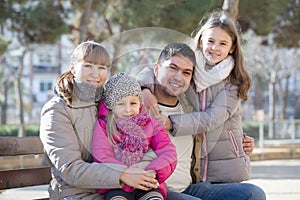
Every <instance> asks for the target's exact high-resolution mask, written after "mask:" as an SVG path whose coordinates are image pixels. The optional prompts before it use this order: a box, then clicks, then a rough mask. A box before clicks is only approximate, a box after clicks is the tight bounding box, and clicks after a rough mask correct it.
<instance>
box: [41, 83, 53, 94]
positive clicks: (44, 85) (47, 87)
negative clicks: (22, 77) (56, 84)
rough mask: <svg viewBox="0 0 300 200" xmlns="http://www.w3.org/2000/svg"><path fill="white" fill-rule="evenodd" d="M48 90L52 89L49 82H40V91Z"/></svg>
mask: <svg viewBox="0 0 300 200" xmlns="http://www.w3.org/2000/svg"><path fill="white" fill-rule="evenodd" d="M49 90H52V83H51V82H40V92H47V91H49Z"/></svg>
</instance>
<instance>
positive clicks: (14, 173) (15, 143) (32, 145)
mask: <svg viewBox="0 0 300 200" xmlns="http://www.w3.org/2000/svg"><path fill="white" fill-rule="evenodd" d="M37 154H44V152H43V145H42V142H41V140H40V138H39V137H1V138H0V157H4V156H20V155H37ZM50 180H51V173H50V167H49V166H42V164H41V165H40V166H38V167H30V168H21V169H9V170H0V190H7V189H12V188H22V187H28V186H38V185H45V184H48V183H49V182H50ZM43 199H45V198H43Z"/></svg>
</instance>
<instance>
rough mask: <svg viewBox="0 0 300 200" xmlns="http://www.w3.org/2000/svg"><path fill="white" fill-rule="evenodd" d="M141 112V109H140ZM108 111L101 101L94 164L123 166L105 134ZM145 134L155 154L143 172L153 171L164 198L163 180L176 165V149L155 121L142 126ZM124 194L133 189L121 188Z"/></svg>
mask: <svg viewBox="0 0 300 200" xmlns="http://www.w3.org/2000/svg"><path fill="white" fill-rule="evenodd" d="M141 110H142V108H141ZM108 112H109V110H108V109H107V108H106V106H105V105H104V103H103V101H101V102H100V106H99V113H98V121H97V122H96V124H95V127H94V136H93V142H92V154H93V158H94V161H95V162H101V163H117V164H121V165H124V163H122V162H121V161H119V160H117V159H116V158H115V155H114V151H113V146H112V144H111V143H110V142H109V139H108V136H107V132H106V117H107V115H108ZM144 131H145V134H146V135H147V139H148V142H149V148H150V147H151V148H152V149H153V150H154V152H155V153H156V154H157V158H156V159H154V160H153V161H152V162H151V163H150V164H149V165H148V166H147V167H146V169H145V170H154V171H155V172H156V175H157V180H158V182H159V184H160V186H159V187H158V189H159V190H160V191H161V193H162V194H163V196H164V198H166V184H165V182H164V181H165V180H166V179H167V178H168V177H169V176H170V175H171V174H172V173H173V171H174V170H175V168H176V164H177V154H176V147H175V146H174V145H173V144H172V142H171V140H170V138H169V136H168V134H167V132H166V131H165V129H164V128H163V126H162V125H161V124H160V123H159V122H158V121H157V120H156V119H153V118H151V120H150V121H149V123H147V124H146V125H145V126H144ZM122 189H123V190H125V191H126V192H131V191H133V190H134V188H132V187H130V186H128V185H125V186H123V188H122ZM105 192H107V189H106V188H103V189H99V193H100V194H103V193H105Z"/></svg>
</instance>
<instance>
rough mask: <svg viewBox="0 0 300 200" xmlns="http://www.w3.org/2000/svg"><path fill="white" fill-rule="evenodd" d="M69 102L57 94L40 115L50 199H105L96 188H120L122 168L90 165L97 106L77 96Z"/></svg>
mask: <svg viewBox="0 0 300 200" xmlns="http://www.w3.org/2000/svg"><path fill="white" fill-rule="evenodd" d="M75 88H76V87H74V89H75ZM72 102H73V103H72V106H68V105H67V104H66V102H65V101H64V100H63V99H62V98H61V97H59V96H58V95H56V96H54V97H53V98H52V99H51V100H49V101H48V102H47V103H46V104H45V105H44V107H43V109H42V113H41V124H40V138H41V140H42V143H43V145H44V150H45V152H46V154H47V157H48V161H49V163H50V166H51V173H52V180H51V183H50V185H49V189H48V190H49V195H50V199H62V198H64V197H69V198H72V199H81V198H84V199H104V198H103V196H100V195H99V194H98V193H97V190H96V189H97V188H121V187H122V186H121V185H120V182H119V177H120V174H121V172H122V171H123V170H124V168H125V166H121V165H117V164H110V165H104V164H100V163H94V162H93V158H92V154H91V144H92V136H93V128H94V124H95V122H96V117H97V113H98V111H97V106H98V105H97V103H95V102H92V101H91V102H84V101H82V100H80V99H79V98H78V97H77V96H74V97H73V99H72ZM33 145H34V144H33Z"/></svg>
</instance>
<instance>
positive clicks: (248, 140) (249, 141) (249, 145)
mask: <svg viewBox="0 0 300 200" xmlns="http://www.w3.org/2000/svg"><path fill="white" fill-rule="evenodd" d="M243 149H244V151H245V153H246V154H247V155H249V156H251V154H252V153H253V149H254V138H252V137H250V136H248V135H246V133H244V138H243Z"/></svg>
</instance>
